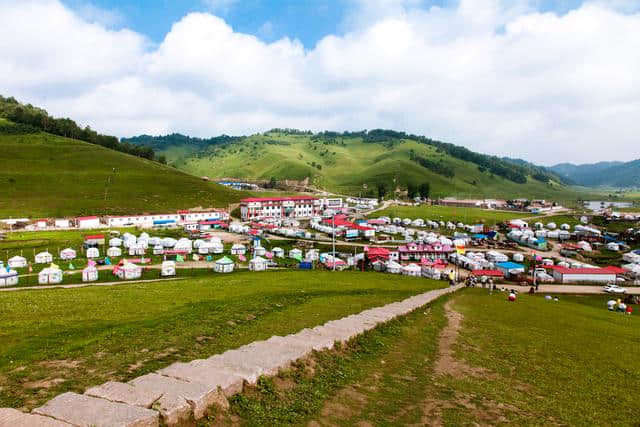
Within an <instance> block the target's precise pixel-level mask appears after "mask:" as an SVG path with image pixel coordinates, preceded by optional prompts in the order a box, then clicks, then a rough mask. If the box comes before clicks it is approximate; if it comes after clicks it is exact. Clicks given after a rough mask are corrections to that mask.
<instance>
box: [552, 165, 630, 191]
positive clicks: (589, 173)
mask: <svg viewBox="0 0 640 427" xmlns="http://www.w3.org/2000/svg"><path fill="white" fill-rule="evenodd" d="M549 169H550V170H551V171H553V172H555V173H557V174H558V175H561V176H563V177H565V178H567V179H569V180H571V181H573V182H575V183H576V184H578V185H583V186H586V187H599V186H607V187H621V188H626V187H640V160H634V161H631V162H626V163H625V162H598V163H592V164H583V165H575V164H572V163H560V164H557V165H555V166H551V167H550V168H549Z"/></svg>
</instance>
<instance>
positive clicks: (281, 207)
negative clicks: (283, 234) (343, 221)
mask: <svg viewBox="0 0 640 427" xmlns="http://www.w3.org/2000/svg"><path fill="white" fill-rule="evenodd" d="M321 210H322V203H321V201H320V199H318V198H317V197H312V196H290V197H252V198H248V199H243V200H242V201H241V202H240V215H241V217H242V220H243V221H251V220H258V219H266V218H277V219H284V218H311V217H314V216H318V215H320V213H321Z"/></svg>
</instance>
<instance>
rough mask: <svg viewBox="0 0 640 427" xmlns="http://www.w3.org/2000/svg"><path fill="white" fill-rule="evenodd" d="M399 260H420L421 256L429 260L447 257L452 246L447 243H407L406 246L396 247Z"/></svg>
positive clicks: (451, 250)
mask: <svg viewBox="0 0 640 427" xmlns="http://www.w3.org/2000/svg"><path fill="white" fill-rule="evenodd" d="M398 252H399V253H400V260H401V261H409V260H412V259H413V260H416V261H420V260H421V259H423V258H428V259H431V260H436V259H448V258H449V255H451V253H452V252H453V248H452V247H451V246H447V245H440V244H436V245H419V244H417V243H409V244H408V245H406V246H400V247H399V248H398Z"/></svg>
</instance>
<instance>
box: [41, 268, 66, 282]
mask: <svg viewBox="0 0 640 427" xmlns="http://www.w3.org/2000/svg"><path fill="white" fill-rule="evenodd" d="M61 282H62V270H60V267H58V266H57V265H55V264H51V266H50V267H47V268H43V269H42V270H41V271H40V273H38V283H39V284H41V285H51V284H56V283H61Z"/></svg>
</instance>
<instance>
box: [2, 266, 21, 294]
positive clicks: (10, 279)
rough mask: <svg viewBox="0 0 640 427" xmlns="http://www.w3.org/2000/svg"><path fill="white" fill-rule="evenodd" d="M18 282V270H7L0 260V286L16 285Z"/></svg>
mask: <svg viewBox="0 0 640 427" xmlns="http://www.w3.org/2000/svg"><path fill="white" fill-rule="evenodd" d="M17 284H18V272H17V271H15V270H11V269H9V270H7V269H6V268H5V267H4V264H3V263H2V261H0V288H6V287H7V286H16V285H17Z"/></svg>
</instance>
